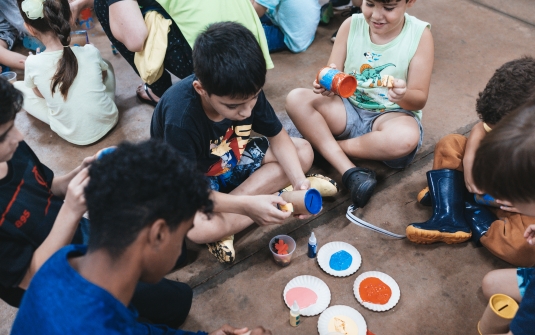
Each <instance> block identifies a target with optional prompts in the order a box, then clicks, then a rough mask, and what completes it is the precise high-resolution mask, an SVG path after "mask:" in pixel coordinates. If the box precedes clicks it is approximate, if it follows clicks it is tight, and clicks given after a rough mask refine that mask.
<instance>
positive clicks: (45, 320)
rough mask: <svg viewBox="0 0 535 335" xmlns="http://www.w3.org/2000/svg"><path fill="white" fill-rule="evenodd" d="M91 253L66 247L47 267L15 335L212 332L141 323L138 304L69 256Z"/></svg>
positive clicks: (37, 277) (13, 331)
mask: <svg viewBox="0 0 535 335" xmlns="http://www.w3.org/2000/svg"><path fill="white" fill-rule="evenodd" d="M86 251H87V247H86V246H82V245H69V246H66V247H64V248H63V249H61V250H59V251H58V252H57V253H56V254H54V255H53V256H52V257H51V258H50V259H49V260H48V261H47V262H46V263H45V264H44V265H43V266H42V267H41V269H40V270H39V271H38V272H37V274H36V275H35V276H34V277H33V279H32V281H31V284H30V287H29V288H28V291H27V292H26V294H25V295H24V298H23V299H22V304H21V306H20V309H19V312H18V314H17V317H16V319H15V322H14V324H13V328H12V329H11V334H14V335H16V334H24V335H29V334H40V335H48V334H50V335H52V334H55V335H57V334H88V335H89V334H132V335H138V334H139V335H141V334H151V335H194V334H196V335H206V333H204V332H198V333H192V332H186V331H183V330H176V329H171V328H169V327H167V326H164V325H152V324H146V323H140V322H138V321H137V320H136V318H137V313H136V312H135V310H134V309H133V308H132V307H130V308H127V307H126V306H124V305H123V304H122V303H121V302H120V301H119V300H117V299H116V298H115V297H113V296H112V295H111V294H110V293H109V292H108V291H106V290H104V289H102V288H100V287H99V286H97V285H95V284H93V283H91V282H89V281H87V280H86V279H85V278H83V277H82V276H81V275H80V274H79V273H78V272H76V270H74V269H73V268H72V267H71V266H70V264H69V263H68V260H67V259H68V258H69V257H72V256H81V255H83V254H85V253H86Z"/></svg>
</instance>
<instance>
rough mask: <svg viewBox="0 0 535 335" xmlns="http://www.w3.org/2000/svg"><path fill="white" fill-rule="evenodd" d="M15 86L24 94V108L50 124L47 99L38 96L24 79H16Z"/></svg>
mask: <svg viewBox="0 0 535 335" xmlns="http://www.w3.org/2000/svg"><path fill="white" fill-rule="evenodd" d="M13 86H15V88H16V89H18V90H19V91H21V92H22V94H23V95H24V104H23V106H22V108H23V109H24V110H26V111H27V112H28V114H31V115H32V116H34V117H35V118H37V119H39V120H41V121H43V122H44V123H46V124H50V121H49V119H48V114H49V109H48V106H47V105H46V100H45V99H43V98H41V97H38V96H37V95H36V94H35V93H34V91H33V90H32V89H31V88H29V87H28V86H26V84H24V82H23V81H16V82H15V83H14V84H13Z"/></svg>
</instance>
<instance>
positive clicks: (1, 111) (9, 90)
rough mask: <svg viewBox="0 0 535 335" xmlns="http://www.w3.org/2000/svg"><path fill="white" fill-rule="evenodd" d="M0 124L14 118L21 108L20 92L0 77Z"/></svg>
mask: <svg viewBox="0 0 535 335" xmlns="http://www.w3.org/2000/svg"><path fill="white" fill-rule="evenodd" d="M0 101H1V102H0V125H2V124H6V123H8V122H9V121H12V120H14V119H15V115H16V114H17V113H18V111H20V109H21V108H22V102H23V96H22V92H21V91H19V90H17V89H16V88H15V87H13V85H12V84H11V83H10V82H9V81H7V80H5V79H4V78H2V77H0Z"/></svg>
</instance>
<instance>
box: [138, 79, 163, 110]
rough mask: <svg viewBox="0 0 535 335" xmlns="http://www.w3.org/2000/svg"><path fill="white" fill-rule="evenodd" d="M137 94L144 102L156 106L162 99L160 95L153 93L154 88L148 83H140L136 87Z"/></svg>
mask: <svg viewBox="0 0 535 335" xmlns="http://www.w3.org/2000/svg"><path fill="white" fill-rule="evenodd" d="M136 94H137V96H138V98H139V99H140V100H141V101H142V102H145V103H148V104H149V105H152V106H156V104H157V103H158V101H160V97H158V96H157V95H155V94H154V93H152V90H151V89H150V87H148V86H147V84H140V85H139V86H138V87H137V89H136Z"/></svg>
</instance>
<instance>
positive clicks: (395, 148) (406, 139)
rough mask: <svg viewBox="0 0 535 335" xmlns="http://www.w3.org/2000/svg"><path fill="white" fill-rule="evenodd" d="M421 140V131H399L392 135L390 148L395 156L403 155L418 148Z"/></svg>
mask: <svg viewBox="0 0 535 335" xmlns="http://www.w3.org/2000/svg"><path fill="white" fill-rule="evenodd" d="M419 141H420V133H419V132H418V131H414V130H411V129H410V128H409V129H405V130H403V131H399V132H398V133H396V136H393V137H391V142H390V148H391V149H390V150H391V153H392V154H393V155H394V156H397V157H403V156H406V155H408V154H410V153H411V152H413V151H414V149H416V147H417V146H418V142H419Z"/></svg>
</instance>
